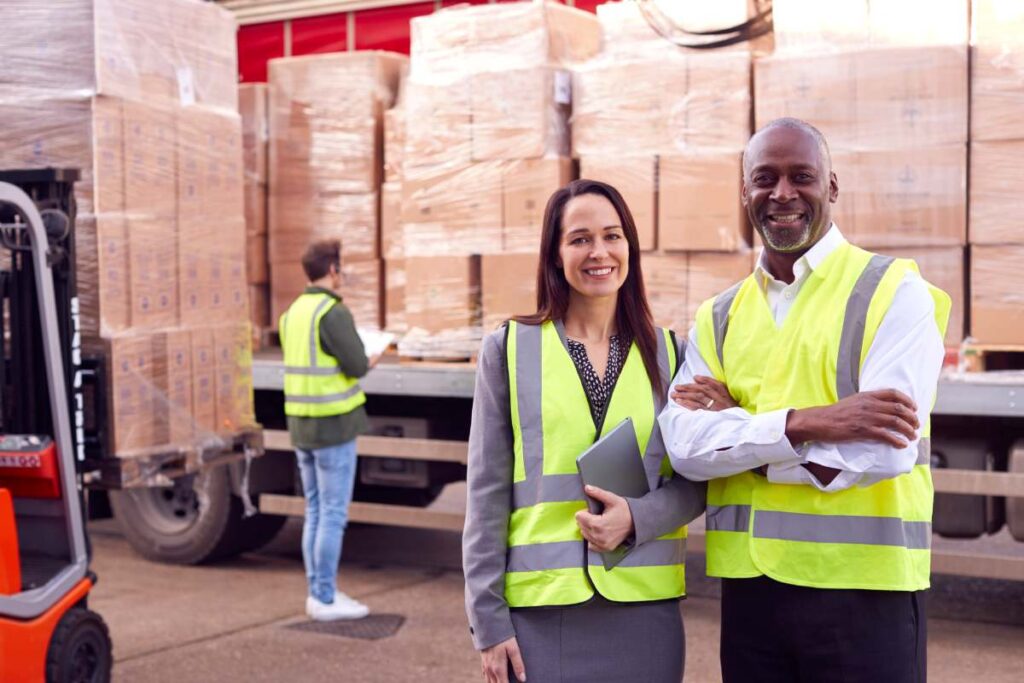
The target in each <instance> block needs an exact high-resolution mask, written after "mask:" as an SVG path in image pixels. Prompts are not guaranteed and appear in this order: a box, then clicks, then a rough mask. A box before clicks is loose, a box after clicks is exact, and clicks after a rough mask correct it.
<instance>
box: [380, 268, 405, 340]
mask: <svg viewBox="0 0 1024 683" xmlns="http://www.w3.org/2000/svg"><path fill="white" fill-rule="evenodd" d="M406 280H407V278H406V273H405V259H404V258H388V259H385V261H384V329H386V330H387V331H389V332H395V333H403V332H405V331H407V330H408V329H409V323H408V321H407V320H406V315H405V287H406Z"/></svg>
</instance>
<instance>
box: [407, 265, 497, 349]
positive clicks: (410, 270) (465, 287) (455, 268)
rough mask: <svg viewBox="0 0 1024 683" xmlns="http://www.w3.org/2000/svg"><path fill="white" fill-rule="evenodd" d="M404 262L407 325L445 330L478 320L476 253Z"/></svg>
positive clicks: (474, 322)
mask: <svg viewBox="0 0 1024 683" xmlns="http://www.w3.org/2000/svg"><path fill="white" fill-rule="evenodd" d="M405 266H406V289H405V310H406V319H407V321H408V324H409V327H410V328H420V329H422V330H426V331H427V332H444V331H448V330H458V329H462V328H467V327H472V326H475V325H479V324H480V258H479V257H476V256H430V257H415V258H407V259H405Z"/></svg>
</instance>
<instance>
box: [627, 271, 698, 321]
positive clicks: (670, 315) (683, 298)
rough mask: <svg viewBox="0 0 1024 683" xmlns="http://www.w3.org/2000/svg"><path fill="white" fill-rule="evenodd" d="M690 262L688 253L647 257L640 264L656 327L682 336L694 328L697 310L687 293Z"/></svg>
mask: <svg viewBox="0 0 1024 683" xmlns="http://www.w3.org/2000/svg"><path fill="white" fill-rule="evenodd" d="M688 260H689V256H688V255H687V254H644V255H643V257H642V259H641V261H640V267H641V268H642V269H643V273H644V286H645V288H646V289H647V302H648V303H649V304H650V306H651V313H652V315H653V316H654V324H655V325H657V326H659V327H667V328H668V329H670V330H674V331H675V333H676V334H677V335H678V336H679V337H685V336H686V335H687V334H689V330H690V327H692V326H693V318H692V317H691V316H692V314H693V312H694V311H691V304H690V301H689V299H688V297H687V292H686V288H687V280H688V275H687V271H688V269H689V263H688Z"/></svg>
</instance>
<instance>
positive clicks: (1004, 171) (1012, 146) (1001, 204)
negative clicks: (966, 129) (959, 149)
mask: <svg viewBox="0 0 1024 683" xmlns="http://www.w3.org/2000/svg"><path fill="white" fill-rule="evenodd" d="M1022 181H1024V139H1022V140H1011V141H998V142H975V143H973V144H972V145H971V200H970V204H969V206H970V240H971V243H972V244H1007V243H1016V244H1024V224H1022V223H1021V221H1020V216H1019V212H1020V199H1019V194H1018V193H1019V191H1020V187H1021V182H1022Z"/></svg>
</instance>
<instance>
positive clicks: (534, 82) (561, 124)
mask: <svg viewBox="0 0 1024 683" xmlns="http://www.w3.org/2000/svg"><path fill="white" fill-rule="evenodd" d="M599 44H600V27H599V25H598V23H597V21H596V19H595V18H594V16H593V15H591V14H588V13H586V12H582V11H579V10H575V9H572V8H569V7H565V6H563V5H560V4H556V3H515V4H504V5H500V6H499V5H492V6H487V7H462V6H460V7H454V8H450V9H445V10H442V11H440V12H436V13H434V14H432V15H430V16H426V17H420V18H417V19H414V20H413V22H412V59H411V64H410V76H409V80H408V82H407V84H406V87H405V92H404V109H405V147H404V154H403V157H402V162H401V163H402V173H403V177H402V184H401V208H400V223H401V233H402V237H401V240H402V244H403V248H402V254H403V255H404V257H405V259H406V260H405V265H406V271H405V272H406V280H405V300H406V312H407V323H408V326H409V328H410V333H409V334H407V335H406V337H405V338H404V339H403V341H402V343H401V344H400V346H399V350H400V352H402V353H404V354H407V355H412V356H429V355H445V356H459V355H470V354H472V353H474V352H475V351H476V349H477V348H478V346H479V338H480V333H481V322H482V320H486V327H487V329H490V328H491V326H492V325H494V324H497V323H498V322H500V321H503V320H505V319H507V318H509V317H510V316H512V315H514V314H518V313H528V312H532V310H533V302H534V301H535V299H536V297H535V294H534V293H533V282H534V280H535V278H536V254H537V252H538V250H539V245H540V233H541V222H542V219H543V213H544V207H545V206H546V203H547V199H548V197H549V196H550V195H551V193H552V192H554V191H555V190H556V189H558V188H559V187H561V186H562V185H564V184H566V183H567V182H568V181H569V180H571V178H572V177H573V175H574V173H573V165H572V162H571V161H570V159H569V155H570V145H569V119H570V114H571V109H572V102H571V98H572V87H571V76H570V74H569V72H568V70H567V68H568V67H569V65H571V64H573V63H576V62H579V61H581V60H584V59H587V58H589V57H591V56H592V55H594V54H596V52H597V50H598V47H599ZM523 254H525V255H526V256H523ZM481 256H483V258H484V261H483V262H481V260H480V259H481ZM481 277H482V278H483V279H482V280H481ZM453 278H454V280H453ZM449 280H451V282H449ZM481 286H482V287H483V288H484V291H483V293H482V297H481V292H480V288H481ZM466 287H468V288H469V290H470V292H471V293H472V295H471V296H463V295H462V294H463V293H464V292H465V288H466ZM510 287H513V288H514V290H513V291H516V292H520V293H521V294H520V295H519V296H517V297H509V296H504V295H505V294H508V293H509V288H510ZM499 289H500V290H501V291H498V290H499ZM442 290H443V291H452V292H457V293H458V296H457V297H455V299H456V301H452V300H450V297H441V298H435V297H423V296H422V293H423V292H428V291H442ZM487 290H492V291H487ZM454 303H457V304H458V305H459V306H461V307H462V310H460V311H459V312H458V315H453V311H451V309H450V306H451V305H453V304H454Z"/></svg>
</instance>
